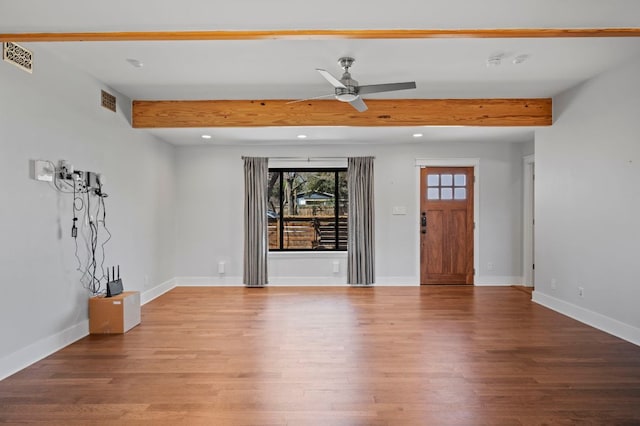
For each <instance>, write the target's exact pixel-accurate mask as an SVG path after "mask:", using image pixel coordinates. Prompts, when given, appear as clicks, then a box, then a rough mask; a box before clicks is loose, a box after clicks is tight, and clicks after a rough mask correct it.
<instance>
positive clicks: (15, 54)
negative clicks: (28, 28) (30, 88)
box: [2, 41, 33, 73]
mask: <svg viewBox="0 0 640 426" xmlns="http://www.w3.org/2000/svg"><path fill="white" fill-rule="evenodd" d="M2 59H3V60H5V61H7V62H10V63H12V64H13V65H15V66H17V67H18V68H21V69H23V70H25V71H26V72H29V73H31V72H33V53H31V51H30V50H28V49H25V48H24V47H22V46H20V45H19V44H16V43H13V42H10V41H7V42H4V43H2Z"/></svg>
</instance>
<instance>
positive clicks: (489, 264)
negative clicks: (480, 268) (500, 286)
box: [487, 262, 493, 271]
mask: <svg viewBox="0 0 640 426" xmlns="http://www.w3.org/2000/svg"><path fill="white" fill-rule="evenodd" d="M487 271H493V262H489V263H487Z"/></svg>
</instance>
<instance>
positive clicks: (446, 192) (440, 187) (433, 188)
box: [427, 173, 467, 200]
mask: <svg viewBox="0 0 640 426" xmlns="http://www.w3.org/2000/svg"><path fill="white" fill-rule="evenodd" d="M466 185H467V176H466V175H464V174H455V175H454V174H451V173H442V174H430V175H427V199H428V200H466V199H467V188H466Z"/></svg>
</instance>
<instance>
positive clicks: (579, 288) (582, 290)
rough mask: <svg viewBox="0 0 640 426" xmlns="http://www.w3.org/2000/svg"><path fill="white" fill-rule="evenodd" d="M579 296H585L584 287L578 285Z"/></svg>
mask: <svg viewBox="0 0 640 426" xmlns="http://www.w3.org/2000/svg"><path fill="white" fill-rule="evenodd" d="M578 296H580V297H584V287H578Z"/></svg>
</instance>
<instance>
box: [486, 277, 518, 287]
mask: <svg viewBox="0 0 640 426" xmlns="http://www.w3.org/2000/svg"><path fill="white" fill-rule="evenodd" d="M522 283H523V278H522V277H517V276H505V275H478V276H476V279H475V282H474V285H477V286H485V285H487V286H509V285H522Z"/></svg>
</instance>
